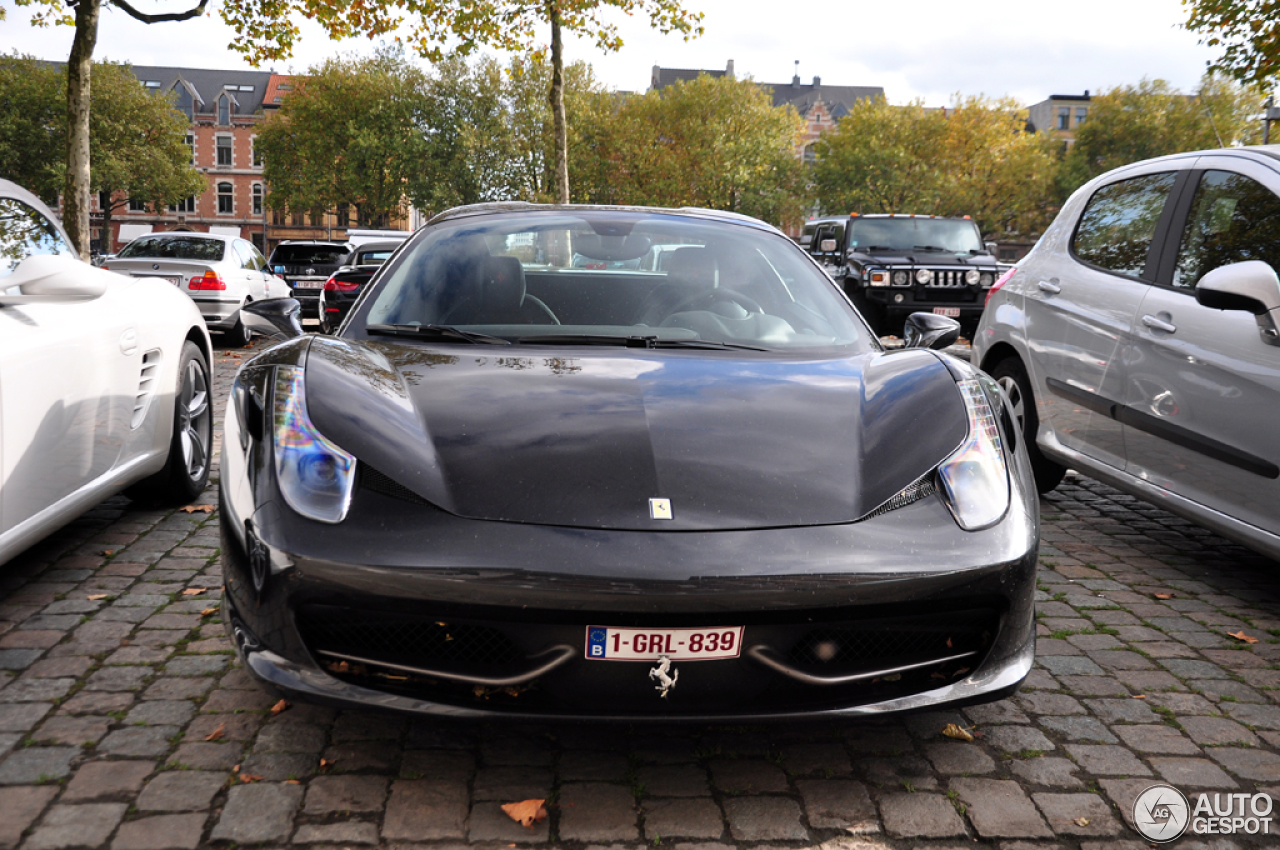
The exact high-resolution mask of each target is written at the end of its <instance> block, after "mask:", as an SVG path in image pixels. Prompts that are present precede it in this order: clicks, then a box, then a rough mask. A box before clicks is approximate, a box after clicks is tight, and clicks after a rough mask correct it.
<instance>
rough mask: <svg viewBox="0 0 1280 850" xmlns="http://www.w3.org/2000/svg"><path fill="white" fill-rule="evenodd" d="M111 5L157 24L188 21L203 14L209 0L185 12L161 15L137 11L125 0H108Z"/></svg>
mask: <svg viewBox="0 0 1280 850" xmlns="http://www.w3.org/2000/svg"><path fill="white" fill-rule="evenodd" d="M109 2H110V3H111V5H113V6H115V7H116V8H118V9H120V10H121V11H122V12H124V13H125V14H126V15H128V16H129V17H131V18H133V19H135V20H139V21H142V22H143V23H144V24H158V23H162V22H164V21H188V20H190V19H192V18H198V17H200V16H201V15H203V14H204V7H205V6H207V5H209V0H200V5H199V6H196V7H195V8H194V9H188V10H187V11H185V12H168V13H165V14H162V15H148V14H146V13H145V12H139V11H138V10H137V9H135V8H133V7H132V6H130V5H129V4H128V3H126V2H125V0H109Z"/></svg>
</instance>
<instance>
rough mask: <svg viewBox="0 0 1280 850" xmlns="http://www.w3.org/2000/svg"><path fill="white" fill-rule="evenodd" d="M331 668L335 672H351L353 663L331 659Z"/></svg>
mask: <svg viewBox="0 0 1280 850" xmlns="http://www.w3.org/2000/svg"><path fill="white" fill-rule="evenodd" d="M329 669H330V670H332V671H333V672H335V673H349V672H351V665H350V664H348V663H347V662H345V661H330V662H329Z"/></svg>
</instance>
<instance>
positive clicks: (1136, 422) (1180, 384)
mask: <svg viewBox="0 0 1280 850" xmlns="http://www.w3.org/2000/svg"><path fill="white" fill-rule="evenodd" d="M1277 269H1280V146H1269V147H1253V148H1236V149H1225V150H1216V151H1202V152H1199V153H1187V154H1177V155H1174V156H1167V157H1162V158H1159V159H1153V160H1148V161H1146V162H1140V163H1136V164H1134V165H1129V166H1125V167H1123V168H1119V169H1116V170H1114V171H1111V172H1108V173H1107V174H1104V175H1102V176H1101V177H1098V178H1096V179H1094V180H1093V181H1092V182H1090V183H1088V184H1086V185H1085V186H1083V187H1081V188H1080V189H1079V190H1078V191H1077V192H1076V193H1075V194H1074V195H1072V196H1071V198H1070V200H1068V201H1067V203H1066V204H1065V205H1064V206H1063V208H1062V212H1061V213H1059V215H1058V217H1057V219H1056V220H1055V221H1054V222H1053V224H1052V225H1051V226H1050V227H1049V229H1048V230H1047V231H1045V234H1044V236H1043V237H1042V238H1041V239H1040V242H1039V243H1038V244H1037V245H1036V247H1035V249H1034V250H1033V251H1032V252H1031V253H1030V254H1028V255H1027V256H1026V257H1025V258H1024V259H1023V260H1022V261H1021V262H1020V263H1018V265H1017V267H1015V268H1014V269H1012V270H1011V271H1010V272H1008V273H1007V274H1005V275H1004V276H1003V277H1002V278H1001V280H1000V281H999V282H998V283H997V286H996V287H993V289H992V292H991V295H990V296H989V298H988V304H987V309H986V311H985V313H984V314H983V317H982V321H981V323H980V324H979V326H978V331H977V333H976V335H975V338H974V343H973V352H974V362H976V363H979V364H981V366H982V368H983V369H984V370H986V371H987V372H988V373H990V374H991V375H992V376H993V377H995V378H996V379H997V380H998V381H999V383H1000V384H1001V386H1003V387H1004V389H1005V390H1006V392H1008V394H1009V396H1010V398H1011V400H1012V401H1013V402H1014V405H1015V409H1016V410H1017V411H1018V413H1019V417H1020V420H1021V424H1022V428H1023V433H1024V435H1025V438H1026V440H1027V448H1028V450H1029V452H1030V454H1031V458H1032V464H1033V467H1034V470H1035V474H1036V484H1037V487H1038V488H1039V489H1040V491H1041V492H1046V491H1048V490H1051V489H1053V488H1054V487H1055V486H1057V484H1058V482H1060V481H1061V480H1062V476H1063V474H1064V473H1065V471H1066V468H1067V467H1071V468H1073V469H1078V470H1080V471H1082V472H1085V473H1087V474H1089V475H1091V476H1094V477H1096V478H1098V479H1100V480H1102V481H1105V482H1107V483H1109V484H1111V485H1113V486H1115V487H1117V488H1119V489H1121V490H1124V491H1126V492H1129V493H1132V494H1134V495H1137V496H1140V497H1142V498H1144V499H1147V500H1149V501H1151V502H1154V503H1156V504H1159V505H1161V506H1163V507H1165V508H1167V509H1168V510H1170V511H1173V512H1174V513H1177V514H1180V515H1182V516H1185V517H1188V518H1190V519H1193V520H1195V521H1197V522H1199V523H1201V524H1202V525H1205V526H1207V527H1209V528H1212V529H1214V530H1215V531H1217V532H1219V533H1221V534H1223V535H1224V536H1227V537H1230V538H1232V539H1234V540H1237V541H1239V542H1241V543H1243V544H1245V545H1246V546H1249V547H1251V548H1253V549H1256V550H1258V551H1260V552H1263V553H1265V554H1267V555H1270V556H1271V557H1273V558H1280V332H1278V331H1277V322H1278V321H1280V280H1278V279H1277V276H1276V270H1277Z"/></svg>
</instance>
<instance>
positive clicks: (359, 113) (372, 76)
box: [256, 49, 427, 222]
mask: <svg viewBox="0 0 1280 850" xmlns="http://www.w3.org/2000/svg"><path fill="white" fill-rule="evenodd" d="M426 85H427V78H426V75H425V74H423V73H422V72H421V71H420V70H418V69H417V68H416V67H414V66H413V65H412V64H411V63H409V62H408V61H407V60H406V59H405V57H404V55H403V52H402V51H400V50H398V49H384V50H380V51H378V52H377V53H376V54H375V55H374V56H372V57H369V58H364V59H349V58H335V59H329V60H327V61H325V62H324V63H323V64H321V65H320V66H318V67H315V68H312V69H311V71H310V72H309V73H308V75H307V76H306V78H305V79H302V80H299V81H298V84H297V86H296V88H295V89H294V91H293V92H292V93H291V94H290V95H289V96H288V97H286V98H285V99H284V101H283V102H282V103H281V105H280V109H279V110H278V111H277V113H276V114H275V115H273V116H271V118H269V119H268V120H267V121H265V122H263V124H262V127H261V129H260V130H259V131H258V137H257V140H256V144H257V146H258V149H259V150H261V151H262V158H263V177H264V179H265V180H266V182H267V185H268V186H269V187H270V194H269V195H268V196H267V201H268V203H269V204H270V205H271V206H272V207H274V208H276V209H285V208H288V209H292V210H295V211H299V212H301V211H306V210H317V209H320V210H324V209H333V208H335V207H337V206H338V205H339V204H343V203H348V204H355V205H357V206H358V207H359V210H360V220H361V221H362V222H369V221H377V220H379V219H381V218H385V217H387V216H389V215H391V214H393V213H395V212H396V211H398V210H399V209H400V205H401V202H402V201H403V199H404V197H405V194H406V191H407V190H408V189H409V188H410V184H411V181H412V180H413V178H414V177H415V175H416V173H417V170H418V168H419V163H420V161H421V160H422V159H423V157H424V156H425V155H426V151H427V145H426V139H425V138H424V136H423V134H422V132H421V130H420V128H419V116H420V115H421V113H422V111H423V109H424V108H425V102H426ZM413 200H416V201H417V200H421V199H419V198H414V199H413Z"/></svg>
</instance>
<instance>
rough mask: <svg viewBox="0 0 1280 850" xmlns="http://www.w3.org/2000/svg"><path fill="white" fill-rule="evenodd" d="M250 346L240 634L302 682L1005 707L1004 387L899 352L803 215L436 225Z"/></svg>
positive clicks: (1017, 455) (1012, 678)
mask: <svg viewBox="0 0 1280 850" xmlns="http://www.w3.org/2000/svg"><path fill="white" fill-rule="evenodd" d="M297 312H298V309H297V304H296V302H293V301H291V300H289V299H281V300H278V301H274V302H259V303H257V304H254V305H252V306H251V307H249V308H247V310H246V315H248V314H252V315H253V318H252V319H250V321H252V322H254V323H255V328H256V329H258V330H264V331H272V330H274V331H276V332H278V333H279V334H281V335H283V336H286V337H289V338H288V339H287V340H286V341H285V342H283V343H281V344H279V345H276V346H275V347H273V348H271V349H268V350H266V351H264V352H262V353H261V354H260V355H258V356H257V357H255V358H254V359H252V360H250V361H248V362H246V363H245V364H244V366H243V367H242V368H241V370H240V372H239V374H238V376H237V378H236V380H235V384H234V387H233V389H232V396H231V400H230V404H229V405H228V409H227V414H226V424H225V434H224V441H223V456H222V486H221V498H222V510H221V516H222V533H223V549H222V551H223V556H224V559H225V576H226V583H227V585H226V597H225V598H226V603H225V609H224V611H225V616H224V621H225V622H226V623H227V624H228V628H229V630H230V632H231V634H232V636H233V639H234V641H235V644H236V648H237V651H238V652H239V653H240V655H241V657H242V659H243V660H244V663H245V665H246V666H247V668H248V669H249V670H250V671H251V672H252V673H253V675H255V676H256V677H258V678H259V679H261V680H263V681H264V682H266V683H268V684H270V685H271V686H273V687H275V688H276V689H278V690H280V691H283V692H285V693H287V694H290V695H292V696H294V697H297V698H300V699H305V700H312V701H319V702H325V703H328V704H333V705H342V706H369V707H378V708H383V709H389V710H399V711H405V712H416V713H422V714H434V715H450V716H480V715H485V714H490V715H502V716H537V717H573V718H614V719H644V718H654V719H671V718H690V719H692V718H697V719H709V718H770V717H795V716H821V715H840V714H844V715H852V714H880V713H884V712H888V711H902V710H910V709H917V708H921V707H926V706H934V705H942V704H959V703H969V702H983V701H988V700H992V699H997V698H999V697H1002V696H1004V695H1007V694H1009V693H1011V692H1012V691H1013V690H1014V689H1016V688H1017V686H1018V685H1019V683H1020V682H1021V681H1022V680H1023V678H1024V677H1025V676H1026V675H1027V673H1028V671H1029V670H1030V669H1031V663H1032V658H1033V655H1034V635H1035V632H1034V624H1033V608H1032V594H1033V592H1034V580H1035V567H1036V551H1037V544H1038V538H1039V526H1038V514H1037V501H1036V497H1035V489H1034V486H1033V485H1032V483H1031V481H1032V479H1031V473H1030V470H1029V468H1028V464H1027V458H1026V452H1025V450H1024V448H1023V447H1022V446H1021V445H1019V443H1018V441H1019V433H1018V431H1017V429H1016V428H1014V427H1013V425H1012V422H1011V419H1010V414H1009V410H1008V408H1007V406H1006V404H1005V402H1004V399H1003V397H1002V395H1001V391H1000V390H999V388H998V387H997V386H996V385H995V384H994V383H993V382H992V381H991V380H990V379H989V378H987V377H986V376H985V375H983V374H982V373H980V372H978V371H977V370H976V369H974V368H973V367H971V366H970V365H969V364H968V363H965V362H963V361H962V360H958V359H955V358H953V357H950V356H947V355H945V354H943V353H941V352H940V351H938V350H934V349H940V348H942V347H944V346H945V345H946V344H948V343H949V342H950V341H951V340H954V339H955V336H956V334H957V332H958V326H956V325H955V323H954V322H952V321H951V320H949V319H943V318H941V317H934V316H930V315H925V314H917V315H916V316H915V317H913V319H912V320H911V321H910V322H909V323H908V337H909V339H908V347H907V348H906V349H905V350H900V351H894V352H888V351H885V350H884V348H883V347H882V346H881V344H880V342H879V341H878V340H877V339H876V338H875V337H874V336H872V335H871V334H870V333H869V331H868V329H867V326H866V324H865V323H864V322H863V321H862V320H861V318H860V317H859V315H858V313H857V312H856V311H855V310H854V308H853V307H852V306H851V305H850V303H849V301H848V300H847V299H846V298H845V296H844V294H843V293H842V292H841V291H840V289H839V288H838V287H836V286H835V284H833V283H832V281H831V280H830V279H829V278H828V277H827V276H826V275H825V274H824V273H823V272H822V270H821V269H820V268H819V267H818V266H817V265H815V264H814V263H813V261H812V260H811V259H810V258H809V257H808V256H807V255H806V254H805V253H804V252H803V251H801V250H800V249H799V248H798V247H796V246H795V245H794V244H793V243H792V242H791V241H790V240H788V239H787V238H786V237H785V236H784V235H783V234H782V233H780V232H779V231H777V230H775V229H774V228H772V227H770V226H768V225H765V224H763V223H761V222H759V221H756V220H754V219H749V218H745V217H742V216H737V215H734V214H731V213H716V212H709V211H702V210H665V209H641V208H620V207H613V208H610V207H576V206H533V205H526V204H498V205H484V206H474V207H464V208H460V209H455V210H451V211H449V212H446V213H444V214H442V215H440V216H437V217H436V218H435V219H433V220H432V221H431V222H430V223H429V224H427V225H426V226H425V227H424V228H422V229H421V230H420V231H418V232H417V233H416V234H415V235H414V236H413V238H412V240H411V242H410V243H409V244H408V245H407V246H406V247H405V248H404V249H403V250H401V251H400V252H398V253H397V254H396V255H395V257H394V258H393V259H392V260H391V261H390V262H389V263H388V264H387V265H386V267H384V269H383V270H382V271H381V272H380V273H379V275H378V276H377V277H376V278H375V280H374V281H373V282H372V283H371V284H370V285H369V286H367V287H365V290H364V292H362V293H361V296H360V299H359V300H358V301H357V302H356V304H355V305H354V306H353V308H352V314H351V317H350V320H349V321H348V322H347V323H346V325H345V326H344V327H343V329H342V332H341V334H340V335H339V336H337V337H331V336H320V335H307V334H303V333H302V329H301V326H300V325H299V324H298V322H297Z"/></svg>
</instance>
